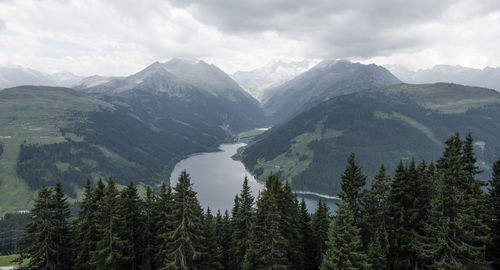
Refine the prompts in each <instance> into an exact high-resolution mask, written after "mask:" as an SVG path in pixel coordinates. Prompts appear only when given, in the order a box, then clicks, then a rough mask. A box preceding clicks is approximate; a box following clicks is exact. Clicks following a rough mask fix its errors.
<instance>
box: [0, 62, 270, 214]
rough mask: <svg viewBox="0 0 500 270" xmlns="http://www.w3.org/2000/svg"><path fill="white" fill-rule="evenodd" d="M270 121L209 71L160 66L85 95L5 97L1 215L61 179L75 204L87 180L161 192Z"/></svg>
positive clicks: (30, 90)
mask: <svg viewBox="0 0 500 270" xmlns="http://www.w3.org/2000/svg"><path fill="white" fill-rule="evenodd" d="M264 121H265V118H264V113H263V111H262V109H261V107H260V105H259V103H258V101H257V100H255V99H254V98H253V97H251V96H250V95H249V94H248V93H246V92H245V91H244V90H243V89H241V87H239V86H238V85H237V83H235V82H234V81H233V80H232V79H231V78H230V77H229V76H228V75H227V74H225V73H223V72H222V71H221V70H220V69H218V68H217V67H215V66H213V65H209V64H206V63H204V62H196V63H193V62H188V61H183V60H173V61H169V62H166V63H153V64H152V65H150V66H148V67H146V68H145V69H143V70H142V71H140V72H138V73H136V74H132V75H130V76H128V77H122V78H110V79H109V80H105V82H103V83H94V84H93V85H92V86H90V87H87V88H84V87H80V88H79V90H73V89H69V88H57V87H46V86H20V87H16V88H8V89H4V90H2V91H0V136H1V137H0V144H1V145H2V149H3V151H2V154H1V156H0V168H2V174H0V185H1V186H0V188H1V189H2V190H5V191H6V194H8V195H5V196H2V199H0V211H2V212H4V211H6V209H13V208H14V207H23V206H25V205H26V203H28V202H29V201H30V199H31V196H30V193H29V192H31V191H33V190H36V189H38V188H40V187H41V186H42V185H43V184H47V185H53V184H54V183H55V182H54V181H56V180H57V179H61V180H62V181H63V182H62V184H63V188H64V189H65V191H66V192H68V194H69V195H70V196H71V197H72V198H76V197H77V196H78V194H80V193H81V188H82V187H83V184H84V182H85V179H86V178H87V177H91V178H94V179H95V178H97V177H106V176H108V175H113V176H114V177H115V178H116V179H117V182H118V183H119V184H128V182H130V181H134V182H141V183H145V184H151V185H156V184H158V183H160V182H161V181H165V180H166V179H168V178H169V176H170V172H171V170H172V169H173V167H174V165H175V164H176V163H177V162H178V161H180V160H182V159H184V158H186V157H187V156H189V155H191V154H194V153H199V152H210V151H217V149H218V146H219V145H220V144H221V143H223V142H229V141H232V140H233V137H234V135H235V134H236V133H238V132H241V131H245V130H249V129H252V128H256V127H261V126H264V125H265V124H266V123H265V122H264ZM167 181H168V180H167ZM7 191H8V192H7ZM20 194H22V196H21V195H20ZM21 209H22V208H21Z"/></svg>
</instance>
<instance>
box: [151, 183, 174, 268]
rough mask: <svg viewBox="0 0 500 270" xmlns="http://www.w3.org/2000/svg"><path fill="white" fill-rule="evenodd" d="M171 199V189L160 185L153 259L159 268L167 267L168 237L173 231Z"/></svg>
mask: <svg viewBox="0 0 500 270" xmlns="http://www.w3.org/2000/svg"><path fill="white" fill-rule="evenodd" d="M172 205H173V197H172V189H171V187H168V188H167V187H166V185H165V183H162V185H161V188H160V193H159V195H158V199H157V200H156V205H155V209H154V211H155V213H154V215H155V222H156V226H155V230H156V239H155V258H154V265H155V266H156V267H160V266H163V265H167V258H168V253H169V251H168V244H169V242H170V235H171V234H172V231H173V222H172V221H171V219H173V218H174V216H173V214H174V213H173V208H172Z"/></svg>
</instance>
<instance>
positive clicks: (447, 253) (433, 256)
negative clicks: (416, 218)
mask: <svg viewBox="0 0 500 270" xmlns="http://www.w3.org/2000/svg"><path fill="white" fill-rule="evenodd" d="M466 144H467V143H466ZM463 149H464V148H463V143H462V141H461V140H460V137H459V135H458V133H457V134H456V135H454V136H452V137H451V138H450V139H448V140H447V141H446V149H445V151H444V153H443V156H442V157H441V158H440V159H439V160H438V163H437V169H438V183H437V193H436V194H437V195H436V196H435V198H434V199H433V200H432V209H431V211H430V218H429V219H428V221H427V222H426V224H425V226H424V229H425V230H424V235H423V237H421V238H422V239H423V241H420V242H421V244H420V246H421V248H420V249H419V250H420V254H419V255H420V257H421V258H424V260H423V263H425V267H428V268H431V269H490V267H489V263H488V262H487V261H486V259H485V246H484V235H481V234H482V228H483V226H482V224H481V223H482V222H481V220H476V219H475V213H472V211H471V209H474V207H475V206H473V205H471V203H472V202H473V201H474V200H471V196H470V194H471V193H470V192H471V190H473V189H474V188H473V186H474V185H475V184H474V182H475V181H474V180H472V179H471V178H470V177H471V175H474V173H473V172H472V171H471V168H473V167H474V166H473V165H471V164H469V163H468V162H467V161H465V160H467V159H468V158H466V156H467V155H469V154H470V153H468V154H466V155H464V154H463ZM465 151H468V150H467V148H465ZM469 160H472V159H470V158H469Z"/></svg>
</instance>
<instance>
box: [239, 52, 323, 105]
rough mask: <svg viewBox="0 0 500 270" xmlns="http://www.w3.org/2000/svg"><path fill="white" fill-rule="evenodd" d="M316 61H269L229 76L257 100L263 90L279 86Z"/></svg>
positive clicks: (306, 69) (307, 68)
mask: <svg viewBox="0 0 500 270" xmlns="http://www.w3.org/2000/svg"><path fill="white" fill-rule="evenodd" d="M315 64H317V62H316V61H310V60H303V61H296V62H289V63H286V62H283V61H275V62H271V63H269V64H267V65H265V66H263V67H260V68H257V69H254V70H250V71H237V72H235V73H234V74H233V75H232V76H231V77H232V78H233V79H234V80H235V81H236V82H237V83H238V84H239V85H240V86H241V87H243V89H245V90H246V91H248V93H250V94H251V95H252V96H254V97H255V98H256V99H258V100H259V101H262V97H263V94H264V91H265V90H267V89H270V88H273V87H276V86H279V85H281V84H283V83H285V82H286V81H289V80H291V79H293V78H294V77H296V76H297V75H299V74H301V73H303V72H305V71H308V70H309V69H311V68H312V67H313V66H314V65H315Z"/></svg>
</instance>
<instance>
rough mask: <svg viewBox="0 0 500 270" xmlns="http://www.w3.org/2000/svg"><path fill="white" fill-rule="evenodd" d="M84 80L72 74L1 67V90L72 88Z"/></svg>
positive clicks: (17, 67)
mask: <svg viewBox="0 0 500 270" xmlns="http://www.w3.org/2000/svg"><path fill="white" fill-rule="evenodd" d="M82 79H83V77H80V76H77V75H74V74H72V73H70V72H58V73H54V74H50V75H48V74H44V73H42V72H40V71H37V70H34V69H30V68H24V67H20V66H15V67H0V89H4V88H8V87H15V86H20V85H44V86H63V87H71V86H73V85H75V84H76V83H77V82H79V81H80V80H82Z"/></svg>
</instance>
